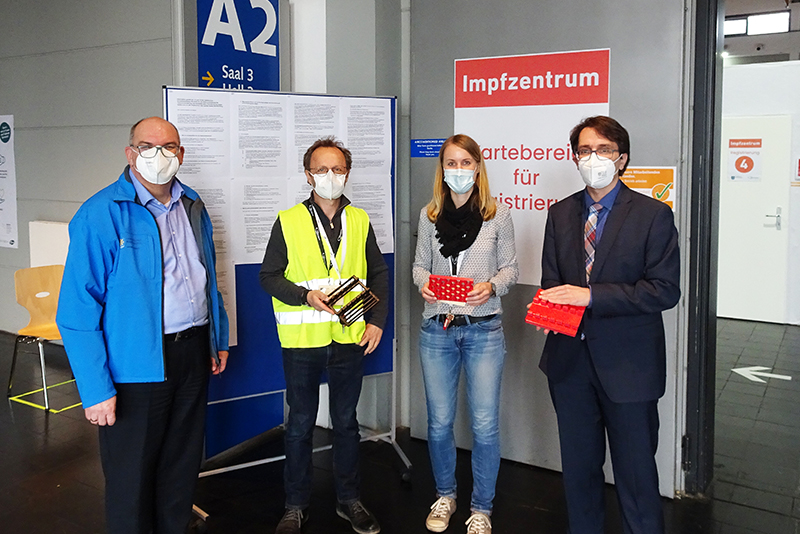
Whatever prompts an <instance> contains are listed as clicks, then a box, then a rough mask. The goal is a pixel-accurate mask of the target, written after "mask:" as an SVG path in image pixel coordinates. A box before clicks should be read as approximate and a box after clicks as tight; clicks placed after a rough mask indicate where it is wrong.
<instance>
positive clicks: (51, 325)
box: [7, 265, 64, 410]
mask: <svg viewBox="0 0 800 534" xmlns="http://www.w3.org/2000/svg"><path fill="white" fill-rule="evenodd" d="M63 276H64V266H63V265H46V266H44V267H30V268H28V269H20V270H18V271H16V272H15V273H14V289H15V290H16V294H17V302H18V303H19V304H20V305H22V306H24V307H25V309H27V310H28V313H29V314H30V316H31V320H30V322H29V323H28V326H26V327H25V328H23V329H21V330H20V331H18V332H17V340H16V342H15V343H14V356H13V358H12V360H11V373H10V375H9V376H8V395H7V396H8V397H11V386H12V384H13V380H14V367H15V366H16V363H17V349H18V347H19V343H20V342H24V343H34V342H35V343H38V344H39V363H40V364H41V366H42V390H43V391H44V408H45V410H49V409H50V400H49V399H48V397H47V373H46V371H45V365H44V342H45V341H57V340H60V339H61V334H60V333H59V331H58V327H57V326H56V310H57V309H58V293H59V290H60V289H61V278H62V277H63Z"/></svg>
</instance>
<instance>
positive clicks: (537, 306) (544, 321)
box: [525, 289, 586, 337]
mask: <svg viewBox="0 0 800 534" xmlns="http://www.w3.org/2000/svg"><path fill="white" fill-rule="evenodd" d="M541 292H542V290H541V289H540V290H539V291H537V292H536V296H535V297H533V302H532V303H531V307H530V308H528V314H527V315H526V316H525V322H526V323H529V324H532V325H535V326H541V327H542V328H546V329H547V330H551V331H553V332H558V333H559V334H566V335H568V336H571V337H575V334H577V333H578V327H579V326H580V324H581V319H582V318H583V312H584V310H586V308H585V307H584V306H570V305H569V304H554V303H552V302H548V301H546V300H542V299H540V298H539V293H541Z"/></svg>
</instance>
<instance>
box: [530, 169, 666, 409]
mask: <svg viewBox="0 0 800 534" xmlns="http://www.w3.org/2000/svg"><path fill="white" fill-rule="evenodd" d="M583 195H584V192H583V190H581V191H578V192H577V193H575V194H573V195H571V196H569V197H567V198H566V199H564V200H562V201H560V202H558V203H556V204H554V205H553V206H552V207H551V208H550V211H549V213H548V215H547V226H546V229H545V237H544V251H543V253H542V284H541V285H542V288H544V289H547V288H551V287H555V286H558V285H562V284H571V285H575V286H582V287H586V285H587V284H586V272H585V269H584V256H583V248H584V243H583V239H584V238H583V228H584V224H585V222H586V209H585V205H584V200H583V198H584V197H583ZM679 282H680V256H679V250H678V231H677V229H676V228H675V223H674V221H673V215H672V210H671V209H670V208H669V206H667V205H665V204H663V203H662V202H659V201H657V200H655V199H652V198H649V197H646V196H644V195H642V194H639V193H636V192H634V191H631V190H630V189H629V188H628V187H626V186H625V184H621V189H620V191H619V194H618V195H617V199H616V201H615V202H614V207H613V208H612V210H611V212H610V213H609V214H608V219H607V220H606V224H605V228H604V230H603V235H602V237H601V239H600V243H599V244H598V246H597V250H596V252H595V263H594V266H593V268H592V274H591V278H590V281H589V284H590V285H591V287H592V307H591V308H587V310H586V313H585V315H584V318H583V322H582V323H581V328H580V330H579V333H578V335H577V336H576V337H574V338H573V337H569V336H565V335H562V334H558V335H556V334H553V333H550V334H549V335H548V337H547V341H546V342H545V347H544V352H543V354H542V359H541V361H540V363H539V367H540V368H541V369H542V371H544V372H545V374H546V375H547V377H548V379H549V380H551V381H553V382H555V383H558V382H559V381H561V380H563V379H564V378H566V377H567V376H569V373H570V370H571V369H572V366H573V362H574V361H575V358H576V357H577V356H578V354H580V350H581V346H580V345H581V343H582V342H581V332H582V333H584V334H585V336H586V343H587V344H588V347H589V352H590V354H591V358H592V362H593V363H594V367H595V369H596V370H597V375H598V377H599V378H600V382H601V384H602V386H603V388H604V389H605V392H606V394H607V395H608V396H609V398H610V399H611V400H612V401H614V402H642V401H648V400H655V399H658V398H660V397H661V396H662V395H663V394H664V387H665V382H666V348H665V340H664V323H663V321H662V319H661V312H662V311H663V310H667V309H669V308H672V307H673V306H675V305H676V304H677V303H678V299H679V298H680V287H679Z"/></svg>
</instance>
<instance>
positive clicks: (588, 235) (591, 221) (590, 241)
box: [583, 202, 603, 284]
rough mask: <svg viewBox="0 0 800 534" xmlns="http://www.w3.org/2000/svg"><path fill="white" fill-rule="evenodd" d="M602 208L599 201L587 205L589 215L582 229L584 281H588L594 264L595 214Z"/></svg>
mask: <svg viewBox="0 0 800 534" xmlns="http://www.w3.org/2000/svg"><path fill="white" fill-rule="evenodd" d="M601 209H603V205H602V204H600V203H599V202H598V203H596V204H592V205H591V206H589V217H588V218H587V219H586V226H585V227H584V229H583V252H584V257H585V258H586V283H587V284H588V283H589V275H591V274H592V265H594V251H595V238H596V236H597V214H598V212H599V211H600V210H601Z"/></svg>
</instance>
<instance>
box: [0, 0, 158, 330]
mask: <svg viewBox="0 0 800 534" xmlns="http://www.w3.org/2000/svg"><path fill="white" fill-rule="evenodd" d="M0 13H2V16H0V72H2V75H0V114H11V115H14V122H15V126H16V146H15V148H16V163H17V194H18V224H19V230H20V236H19V248H18V249H16V250H14V249H5V248H3V249H0V302H5V303H10V305H6V306H0V330H6V331H16V330H17V329H18V328H20V327H22V326H24V325H25V324H26V322H27V314H26V312H25V311H24V309H23V308H22V307H20V306H17V305H16V304H13V303H14V279H13V273H14V271H15V270H16V269H19V268H23V267H28V266H29V250H28V222H29V221H32V220H49V221H57V222H67V221H69V220H70V218H72V215H73V214H74V213H75V211H76V210H77V209H78V207H79V206H80V204H81V203H82V202H83V201H84V200H86V199H87V198H88V197H89V196H90V195H91V194H93V193H94V192H96V191H97V190H99V189H100V188H102V187H103V186H105V185H106V184H109V183H110V182H112V181H113V180H115V179H116V177H117V176H119V174H120V172H121V171H122V169H123V168H124V165H125V158H124V153H123V148H124V146H125V145H126V144H127V142H128V130H129V128H130V126H131V125H132V124H133V123H134V122H136V121H137V120H138V119H140V118H142V117H145V116H150V115H159V114H160V113H161V86H162V85H164V84H171V83H173V61H172V54H173V46H172V45H173V42H172V4H171V2H170V1H168V0H141V1H140V2H137V3H135V4H130V3H124V2H108V1H104V0H82V1H80V2H78V1H65V2H45V3H41V4H37V5H36V6H33V4H32V3H31V2H18V1H15V0H0Z"/></svg>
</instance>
